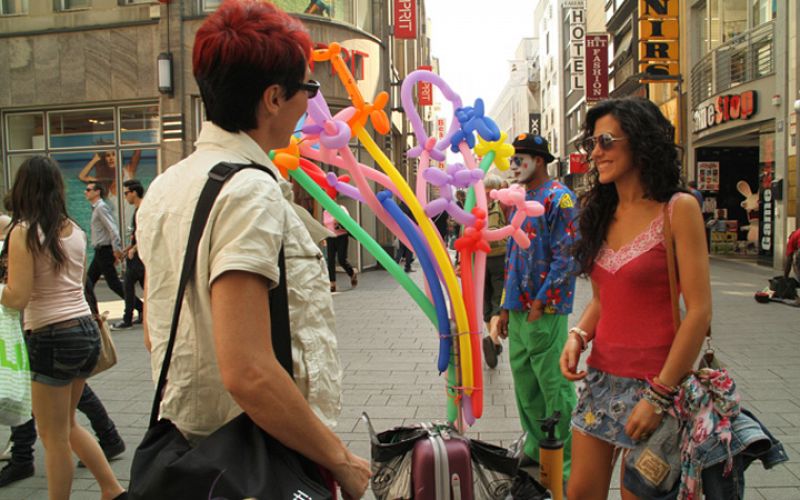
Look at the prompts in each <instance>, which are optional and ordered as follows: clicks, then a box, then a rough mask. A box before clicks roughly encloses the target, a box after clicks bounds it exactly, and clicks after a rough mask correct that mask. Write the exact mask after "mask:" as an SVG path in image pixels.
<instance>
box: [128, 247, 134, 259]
mask: <svg viewBox="0 0 800 500" xmlns="http://www.w3.org/2000/svg"><path fill="white" fill-rule="evenodd" d="M135 255H136V250H134V249H133V248H131V249H130V250H128V258H129V259H130V260H133V257H134V256H135Z"/></svg>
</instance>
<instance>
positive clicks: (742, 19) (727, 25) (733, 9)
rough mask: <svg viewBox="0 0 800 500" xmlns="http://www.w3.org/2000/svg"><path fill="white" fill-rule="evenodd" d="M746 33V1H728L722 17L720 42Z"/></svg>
mask: <svg viewBox="0 0 800 500" xmlns="http://www.w3.org/2000/svg"><path fill="white" fill-rule="evenodd" d="M745 31H747V0H728V1H727V2H725V10H724V12H723V17H722V41H723V42H727V41H729V40H731V39H732V38H736V37H737V36H739V35H741V34H742V33H744V32H745Z"/></svg>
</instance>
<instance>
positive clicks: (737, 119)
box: [692, 82, 776, 266]
mask: <svg viewBox="0 0 800 500" xmlns="http://www.w3.org/2000/svg"><path fill="white" fill-rule="evenodd" d="M765 85H769V82H766V83H765ZM763 95H764V92H762V91H759V90H758V89H757V88H752V87H751V88H749V89H747V88H745V89H742V90H738V89H734V91H733V92H730V93H726V94H724V95H718V96H714V97H712V98H710V99H708V100H706V101H704V102H702V103H700V105H698V106H696V107H695V108H694V109H693V110H692V132H693V147H694V169H695V170H694V176H693V177H694V179H696V181H697V185H698V186H697V187H698V189H699V190H700V191H701V192H702V194H703V196H704V203H703V214H704V217H705V219H706V221H707V228H708V237H709V249H710V251H711V254H712V255H727V256H735V257H742V258H751V259H754V260H755V259H757V260H758V261H759V262H760V263H763V264H765V265H770V266H771V265H772V260H773V247H774V244H775V243H774V242H775V237H774V225H775V220H774V216H775V196H774V191H773V188H774V186H773V181H774V178H775V120H776V116H775V111H774V107H772V106H769V103H768V102H767V103H764V102H763V101H764V99H763Z"/></svg>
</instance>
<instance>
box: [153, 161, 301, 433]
mask: <svg viewBox="0 0 800 500" xmlns="http://www.w3.org/2000/svg"><path fill="white" fill-rule="evenodd" d="M246 168H253V169H256V170H261V171H262V172H266V173H267V174H269V176H270V177H272V178H273V179H275V180H276V181H277V178H276V177H275V174H274V173H273V172H272V171H271V170H270V169H268V168H267V167H264V166H262V165H257V164H249V165H245V164H238V163H227V162H221V163H218V164H217V165H215V166H214V168H212V169H211V171H210V172H209V173H208V180H207V181H206V183H205V185H204V186H203V190H202V191H201V192H200V198H199V199H198V200H197V208H195V211H194V216H193V217H192V225H191V227H190V229H189V241H188V243H187V244H186V253H185V255H184V257H183V268H182V269H181V276H180V281H179V282H178V294H177V297H176V299H175V308H174V310H173V313H172V325H171V327H170V332H169V342H168V343H167V351H166V353H164V362H163V363H162V364H161V374H160V375H159V377H158V383H157V384H156V394H155V397H154V398H153V408H152V410H151V412H150V427H153V426H154V425H155V424H156V423H157V422H158V414H159V410H160V406H161V397H162V395H163V392H164V386H165V385H166V383H167V373H168V372H169V365H170V361H171V360H172V350H173V348H174V347H175V337H176V335H177V333H178V321H179V320H180V316H181V308H182V306H183V295H184V293H185V292H186V285H187V284H188V283H189V280H190V279H191V278H192V276H193V275H194V270H195V266H196V264H197V249H198V246H199V244H200V238H201V236H203V231H204V230H205V227H206V224H207V223H208V217H209V215H210V213H211V208H212V207H213V206H214V202H215V201H216V199H217V196H218V195H219V192H220V191H221V190H222V186H223V185H224V184H225V182H226V181H227V180H228V179H230V178H231V177H232V176H233V175H234V174H236V173H237V172H239V171H240V170H243V169H246ZM278 266H279V270H280V278H279V282H278V286H277V287H276V288H274V289H272V290H270V293H269V310H270V326H271V330H272V347H273V349H274V351H275V356H276V357H277V358H278V361H279V362H280V364H281V366H283V368H284V369H286V371H288V372H289V375H292V374H293V370H292V341H291V331H290V328H289V299H288V294H287V291H286V262H285V259H284V255H283V244H281V250H280V254H279V255H278Z"/></svg>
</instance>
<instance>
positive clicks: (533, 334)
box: [508, 311, 577, 481]
mask: <svg viewBox="0 0 800 500" xmlns="http://www.w3.org/2000/svg"><path fill="white" fill-rule="evenodd" d="M508 341H509V342H508V345H509V354H508V357H509V361H510V364H511V375H512V376H513V378H514V393H515V395H516V399H517V409H518V410H519V419H520V423H521V424H522V429H523V430H524V431H525V432H527V433H528V439H527V441H526V442H525V454H526V455H528V456H529V457H531V458H533V459H534V460H536V461H538V460H539V442H540V441H542V440H543V439H545V438H546V437H547V436H546V435H545V433H544V432H543V431H542V428H541V427H542V424H541V422H540V421H541V420H543V419H545V418H547V417H550V416H552V415H553V413H555V412H557V411H560V412H561V420H560V421H559V424H558V426H557V427H556V439H558V440H561V441H563V442H564V480H565V481H566V480H567V478H569V470H570V463H571V461H570V452H571V449H572V434H571V433H570V419H571V417H572V410H573V409H574V408H575V404H576V403H577V396H576V394H575V388H574V387H573V383H572V382H570V381H568V380H567V379H565V378H564V376H563V375H562V374H561V369H560V368H559V365H558V360H559V358H560V357H561V350H562V349H563V348H564V343H565V342H566V341H567V316H566V315H563V314H543V315H542V317H541V318H540V319H538V320H537V321H534V322H533V323H529V322H528V313H527V311H525V312H521V311H509V318H508Z"/></svg>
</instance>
